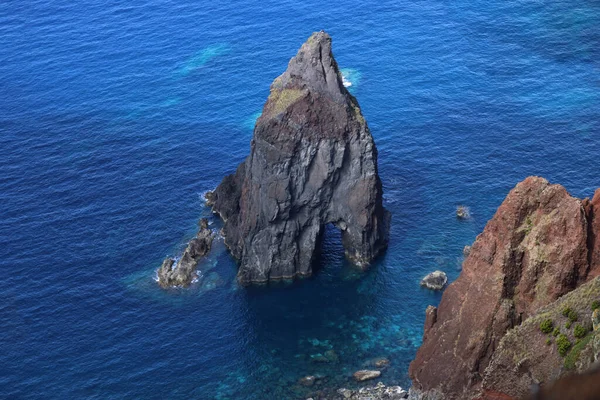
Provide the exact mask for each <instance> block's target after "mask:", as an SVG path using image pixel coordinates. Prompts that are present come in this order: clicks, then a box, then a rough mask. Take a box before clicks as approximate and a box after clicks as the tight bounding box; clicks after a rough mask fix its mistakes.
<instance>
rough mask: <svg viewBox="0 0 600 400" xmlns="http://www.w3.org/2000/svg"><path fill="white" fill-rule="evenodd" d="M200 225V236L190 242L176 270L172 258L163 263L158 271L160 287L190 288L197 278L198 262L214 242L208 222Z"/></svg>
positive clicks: (203, 220)
mask: <svg viewBox="0 0 600 400" xmlns="http://www.w3.org/2000/svg"><path fill="white" fill-rule="evenodd" d="M199 225H200V230H199V231H198V234H197V235H196V237H195V238H193V239H192V240H190V242H189V243H188V245H187V248H186V249H185V251H184V252H183V255H182V256H181V258H180V259H179V261H178V262H177V265H176V266H175V268H173V264H174V263H175V261H174V260H173V259H172V258H167V259H165V261H163V263H162V265H161V267H160V268H159V270H158V283H159V285H160V286H162V287H164V288H167V287H172V286H189V285H190V284H191V283H192V281H193V280H194V278H195V277H196V266H197V265H198V261H199V260H200V258H202V257H204V256H205V255H206V254H208V252H209V251H210V247H211V245H212V241H213V234H212V232H211V230H210V229H209V228H208V220H207V219H206V218H202V219H201V220H200V223H199Z"/></svg>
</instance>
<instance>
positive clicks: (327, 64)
mask: <svg viewBox="0 0 600 400" xmlns="http://www.w3.org/2000/svg"><path fill="white" fill-rule="evenodd" d="M207 201H208V204H209V205H212V207H213V210H214V211H215V212H217V213H218V214H219V215H220V216H221V217H222V218H223V220H224V221H225V226H224V229H223V232H224V235H225V243H226V245H227V246H228V248H229V250H230V251H231V254H232V255H233V256H234V257H235V258H236V259H238V260H239V263H240V266H239V272H238V278H239V280H240V281H241V282H242V283H250V282H266V281H269V280H275V279H284V278H294V277H298V276H308V275H311V273H312V268H311V267H312V264H313V261H314V259H315V256H316V254H317V251H318V249H319V244H320V239H321V236H322V234H323V231H324V227H325V225H327V224H334V225H335V226H336V227H338V228H339V229H340V231H341V234H342V242H343V245H344V248H345V252H346V255H347V257H348V258H349V259H350V260H352V261H353V262H354V263H356V264H357V265H359V266H366V265H367V264H368V263H369V262H370V261H371V260H373V258H374V257H376V256H377V255H378V254H379V252H380V251H381V250H382V249H384V248H385V246H386V244H387V233H388V221H389V214H388V212H387V211H386V210H385V209H384V208H383V205H382V187H381V181H380V179H379V175H378V171H377V149H376V148H375V143H374V141H373V138H372V136H371V133H370V132H369V128H368V126H367V123H366V121H365V119H364V117H363V115H362V113H361V111H360V108H359V106H358V102H357V101H356V99H355V98H354V97H353V96H352V95H350V93H348V91H347V90H346V88H345V87H344V85H343V84H342V77H341V74H340V71H339V69H338V66H337V63H336V61H335V60H334V58H333V55H332V53H331V38H330V37H329V35H327V34H326V33H325V32H318V33H314V34H313V35H312V36H311V37H310V38H309V39H308V40H307V42H306V43H304V44H303V45H302V47H301V48H300V50H299V51H298V54H297V55H296V56H295V57H294V58H292V59H291V61H290V62H289V64H288V68H287V70H286V71H285V72H284V73H283V74H282V75H281V76H279V77H278V78H277V79H275V81H274V82H273V84H272V85H271V92H270V95H269V98H268V100H267V102H266V104H265V106H264V108H263V112H262V115H261V116H260V118H259V119H258V120H257V123H256V126H255V128H254V137H253V139H252V142H251V150H250V155H249V156H248V157H247V158H246V160H245V161H244V162H243V163H241V164H240V166H239V167H238V168H237V171H236V172H235V174H233V175H230V176H227V177H225V179H223V182H222V183H221V184H220V185H219V186H218V187H217V188H216V189H215V191H214V192H212V193H209V194H207Z"/></svg>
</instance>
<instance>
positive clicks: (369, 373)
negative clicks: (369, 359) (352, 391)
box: [352, 369, 381, 382]
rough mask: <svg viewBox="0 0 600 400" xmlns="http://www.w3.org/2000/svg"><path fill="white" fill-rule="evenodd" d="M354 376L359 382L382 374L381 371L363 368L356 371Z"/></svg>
mask: <svg viewBox="0 0 600 400" xmlns="http://www.w3.org/2000/svg"><path fill="white" fill-rule="evenodd" d="M352 376H354V379H356V380H357V381H358V382H363V381H368V380H370V379H375V378H379V377H380V376H381V371H376V370H368V369H362V370H360V371H356V372H355V373H354V374H353V375H352Z"/></svg>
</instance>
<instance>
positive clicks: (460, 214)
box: [456, 206, 471, 219]
mask: <svg viewBox="0 0 600 400" xmlns="http://www.w3.org/2000/svg"><path fill="white" fill-rule="evenodd" d="M470 216H471V213H470V212H469V207H466V206H458V207H456V218H458V219H467V218H469V217H470Z"/></svg>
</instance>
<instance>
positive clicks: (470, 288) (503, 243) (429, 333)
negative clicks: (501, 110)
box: [409, 177, 600, 399]
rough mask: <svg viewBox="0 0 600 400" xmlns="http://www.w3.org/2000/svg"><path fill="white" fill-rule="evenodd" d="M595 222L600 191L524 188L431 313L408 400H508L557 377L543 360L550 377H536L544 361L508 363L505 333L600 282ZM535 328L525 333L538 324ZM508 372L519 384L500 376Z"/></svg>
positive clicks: (536, 184)
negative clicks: (577, 193) (579, 193)
mask: <svg viewBox="0 0 600 400" xmlns="http://www.w3.org/2000/svg"><path fill="white" fill-rule="evenodd" d="M598 215H600V190H599V191H597V192H596V195H595V196H594V199H593V200H592V201H588V200H587V199H586V200H580V199H577V198H574V197H572V196H570V195H569V193H567V191H566V190H565V188H563V187H562V186H560V185H551V184H549V183H548V181H546V180H545V179H543V178H538V177H530V178H527V179H526V180H525V181H523V182H521V183H519V184H518V185H517V186H516V187H515V188H514V189H513V190H512V191H511V192H510V193H509V194H508V196H507V197H506V199H505V200H504V202H503V203H502V205H501V206H500V207H499V209H498V211H497V212H496V214H495V215H494V217H493V218H492V220H490V221H489V222H488V224H487V225H486V227H485V229H484V231H483V233H482V234H480V235H479V236H478V237H477V239H476V241H475V243H474V244H473V246H472V249H471V252H470V254H469V256H468V257H467V259H466V260H465V262H464V264H463V270H462V272H461V274H460V276H459V278H458V279H457V280H456V281H455V282H454V283H452V284H451V285H450V286H448V288H447V289H446V291H445V292H444V294H443V297H442V300H441V302H440V305H439V307H438V308H437V309H436V308H435V307H429V308H428V309H427V313H426V322H425V332H424V336H423V344H422V346H421V347H420V349H419V350H418V352H417V355H416V358H415V360H414V361H413V362H412V363H411V365H410V371H409V373H410V376H411V378H412V380H413V389H412V394H411V396H412V397H413V398H422V399H441V398H446V399H469V398H476V397H478V396H481V398H486V399H509V398H512V396H514V395H516V394H521V393H522V391H523V390H524V388H525V387H526V386H527V385H528V384H531V383H536V380H539V379H540V377H542V376H543V377H544V379H546V378H554V377H556V376H557V375H560V374H561V373H562V372H561V371H562V370H561V366H560V365H558V364H557V363H558V359H556V360H555V359H552V357H548V358H544V360H546V361H547V362H548V363H551V364H552V365H553V368H554V369H552V372H545V373H538V372H535V373H534V371H537V370H536V368H537V365H538V364H539V363H541V362H543V359H542V358H540V357H537V358H532V357H527V356H524V357H522V358H519V357H520V356H515V357H512V358H511V357H508V354H509V353H508V352H507V351H505V350H502V349H508V348H509V347H511V346H512V345H511V344H510V343H512V342H509V341H510V340H511V339H510V337H511V335H513V336H514V335H516V333H514V332H519V330H518V329H517V330H513V331H511V332H513V333H511V335H507V332H509V331H510V330H512V329H513V328H515V327H519V326H521V325H522V323H523V321H526V320H527V318H529V317H532V316H535V318H542V317H541V315H542V314H537V313H538V312H542V311H540V310H542V308H543V307H545V306H549V305H551V304H552V303H554V302H555V301H557V299H559V298H560V297H561V296H563V295H565V294H567V293H569V292H571V291H573V290H575V289H576V288H578V287H579V286H580V285H582V284H584V283H585V282H587V281H589V280H591V279H592V278H593V277H595V276H597V275H599V274H600V257H599V254H600V252H599V249H600V242H599V240H600V236H598V232H599V224H600V218H597V217H596V216H598ZM594 284H595V285H597V282H596V283H594ZM594 287H595V286H594ZM580 294H581V293H580ZM588 300H589V299H588ZM559 306H560V305H556V307H559ZM543 310H546V309H543ZM544 312H547V311H544ZM548 312H549V311H548ZM581 312H582V311H581ZM529 321H531V322H528V323H527V324H523V325H522V326H521V330H522V331H523V332H528V331H527V330H526V328H525V327H527V329H529V330H531V329H533V328H532V327H534V326H535V324H536V323H537V322H538V321H537V319H533V320H531V319H530V320H529ZM525 336H527V335H525ZM536 338H537V339H540V338H539V335H536V336H535V337H534V336H531V337H530V338H529V339H531V340H532V341H535V340H536ZM503 340H504V344H502V341H503ZM543 342H544V344H545V341H543ZM536 343H537V342H536ZM531 345H533V343H531ZM502 346H505V347H502ZM532 348H536V349H539V350H540V351H542V350H543V351H544V354H545V353H546V352H550V351H551V346H547V347H545V348H543V349H541V348H539V347H532ZM506 357H508V358H510V360H508V358H506ZM509 361H510V362H509ZM507 368H508V369H511V368H512V369H514V371H513V372H514V374H513V375H510V374H504V373H501V371H505V370H506V369H507ZM515 371H517V372H515ZM509 376H510V378H509ZM517 376H518V377H519V379H520V380H519V382H518V384H515V386H514V387H512V386H511V384H510V382H511V379H513V378H514V379H516V377H517ZM538 383H539V382H538ZM517 387H518V388H519V389H518V390H517V389H516V388H517ZM513 389H514V390H513ZM517 392H518V393H517Z"/></svg>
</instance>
